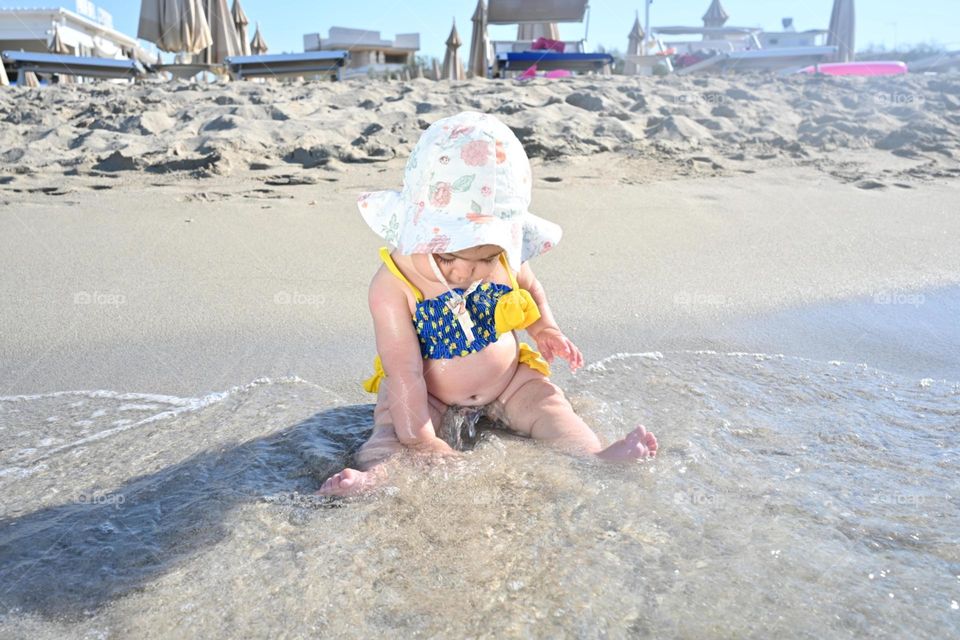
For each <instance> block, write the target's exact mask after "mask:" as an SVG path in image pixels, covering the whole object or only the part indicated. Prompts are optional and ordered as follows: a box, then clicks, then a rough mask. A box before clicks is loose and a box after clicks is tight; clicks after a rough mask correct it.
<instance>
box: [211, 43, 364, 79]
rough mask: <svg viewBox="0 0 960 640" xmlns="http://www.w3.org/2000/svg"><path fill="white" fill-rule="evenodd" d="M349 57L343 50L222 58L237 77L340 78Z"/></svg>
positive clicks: (348, 53)
mask: <svg viewBox="0 0 960 640" xmlns="http://www.w3.org/2000/svg"><path fill="white" fill-rule="evenodd" d="M349 57H350V52H349V51H346V50H336V51H308V52H307V53H282V54H277V55H264V56H231V57H229V58H227V59H226V60H224V64H226V66H227V69H228V70H229V71H230V75H232V76H233V77H234V78H235V79H237V80H243V79H244V78H258V77H259V78H269V77H283V76H286V77H291V76H311V75H322V74H330V75H335V76H336V79H337V80H342V79H343V75H342V69H343V67H344V65H345V64H346V62H347V59H348V58H349Z"/></svg>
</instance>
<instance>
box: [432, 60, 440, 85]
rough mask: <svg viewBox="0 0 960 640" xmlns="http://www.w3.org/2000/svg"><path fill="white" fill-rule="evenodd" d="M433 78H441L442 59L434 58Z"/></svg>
mask: <svg viewBox="0 0 960 640" xmlns="http://www.w3.org/2000/svg"><path fill="white" fill-rule="evenodd" d="M433 79H434V80H439V79H440V61H439V60H437V59H436V58H434V59H433Z"/></svg>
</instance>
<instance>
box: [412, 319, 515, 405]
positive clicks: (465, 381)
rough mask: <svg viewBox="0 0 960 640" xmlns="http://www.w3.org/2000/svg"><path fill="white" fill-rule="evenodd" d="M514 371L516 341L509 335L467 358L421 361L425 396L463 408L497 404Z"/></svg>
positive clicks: (511, 334)
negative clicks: (425, 385) (428, 395)
mask: <svg viewBox="0 0 960 640" xmlns="http://www.w3.org/2000/svg"><path fill="white" fill-rule="evenodd" d="M516 370H517V339H516V337H515V336H514V334H513V332H512V331H511V332H509V333H505V334H503V335H501V336H500V339H499V340H497V341H496V342H494V343H492V344H489V345H487V346H486V347H484V348H483V349H481V350H480V351H477V352H476V353H471V354H470V355H468V356H461V357H457V358H450V359H445V360H424V361H423V377H424V380H426V383H427V392H428V393H430V394H431V395H433V396H434V397H435V398H437V399H439V400H440V401H442V402H443V403H445V404H459V405H463V406H472V405H483V404H488V403H490V402H493V401H494V400H496V399H497V397H498V396H499V395H500V394H501V393H503V390H504V389H506V388H507V385H508V384H510V380H512V379H513V375H514V373H515V372H516Z"/></svg>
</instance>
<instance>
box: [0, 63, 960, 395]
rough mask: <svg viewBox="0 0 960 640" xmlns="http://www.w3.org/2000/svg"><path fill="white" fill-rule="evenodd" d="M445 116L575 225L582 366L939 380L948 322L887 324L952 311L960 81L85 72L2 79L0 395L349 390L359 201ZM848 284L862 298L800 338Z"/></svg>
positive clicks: (563, 299) (568, 325) (564, 285)
mask: <svg viewBox="0 0 960 640" xmlns="http://www.w3.org/2000/svg"><path fill="white" fill-rule="evenodd" d="M462 109H477V110H484V111H489V112H492V113H495V114H496V115H498V117H500V118H502V119H503V120H504V121H505V122H506V123H507V124H508V125H510V126H511V127H512V128H513V129H514V130H515V131H516V132H517V134H518V136H520V138H521V139H522V140H523V141H524V143H525V146H526V148H527V151H528V154H529V155H530V156H531V158H532V161H533V164H534V177H535V187H534V207H533V208H534V210H535V211H536V212H538V213H540V214H541V215H544V216H546V217H548V218H551V219H553V220H556V221H557V222H559V223H560V224H561V225H562V226H563V227H564V229H565V237H564V240H563V242H562V243H561V245H560V246H559V247H558V249H557V250H556V251H554V252H552V253H551V254H548V255H547V256H544V257H543V258H538V259H537V260H536V261H535V263H534V265H533V266H534V269H535V271H537V272H538V274H539V275H540V277H541V279H542V280H543V282H544V283H545V285H546V287H547V291H548V294H549V295H550V296H551V304H552V306H553V307H554V309H555V312H556V313H557V315H558V316H559V318H560V320H561V323H562V325H563V326H564V328H565V329H566V331H567V332H568V333H569V334H570V335H571V336H572V337H573V338H574V340H575V341H576V342H578V343H579V344H580V346H581V348H582V349H583V350H584V352H585V354H586V356H587V359H588V360H596V359H599V358H602V357H605V356H607V355H609V354H611V353H615V352H618V351H641V350H655V349H671V348H694V349H695V348H733V349H756V350H764V351H772V352H792V353H795V354H798V355H806V356H810V357H816V358H819V359H823V360H827V359H831V358H838V359H849V360H857V361H865V362H869V363H870V364H872V365H875V366H880V367H882V368H889V369H897V368H901V369H904V370H906V371H909V372H910V373H921V374H922V373H925V372H926V373H930V374H933V375H936V374H942V375H947V374H948V373H950V372H952V371H954V370H953V369H951V365H950V364H949V363H950V362H955V361H956V359H955V358H949V357H948V356H949V353H948V354H947V356H944V355H943V354H942V351H943V349H944V348H948V349H949V348H953V347H956V348H957V349H958V350H960V346H956V344H955V336H954V335H953V334H951V333H949V332H947V333H944V332H943V331H942V330H938V332H937V336H936V339H933V340H928V341H922V342H921V343H917V344H914V345H913V346H911V347H910V348H909V349H904V348H903V344H902V338H903V336H904V335H906V334H909V333H910V331H909V328H908V325H909V324H910V323H911V322H919V321H925V322H934V321H935V322H937V323H939V322H940V320H942V318H943V314H944V313H946V312H948V311H950V310H953V309H955V307H956V306H957V298H958V296H956V295H954V294H953V291H954V289H953V288H952V287H954V286H955V285H956V284H957V283H960V247H958V243H957V238H958V237H960V219H958V218H957V216H956V203H957V202H958V201H960V197H958V196H960V182H958V181H956V180H952V179H951V178H953V177H956V176H960V162H958V158H957V154H958V153H960V151H958V146H960V142H958V141H960V79H958V78H956V77H951V76H941V77H935V76H930V77H925V76H917V77H913V76H911V77H907V78H895V79H880V80H872V81H869V80H862V79H836V78H835V79H817V78H790V79H775V78H767V77H762V76H749V77H742V78H732V79H724V78H706V79H696V78H667V79H624V78H618V77H612V78H578V79H569V80H560V81H548V80H536V81H534V82H533V83H529V84H526V85H517V84H515V83H513V82H510V81H493V82H480V81H472V82H464V83H454V84H452V85H449V84H439V83H434V82H431V81H427V80H417V81H411V82H377V83H368V82H363V81H357V80H354V81H351V82H346V83H342V84H324V83H320V84H286V85H281V84H253V83H251V84H248V83H234V84H230V85H225V86H224V85H212V86H206V85H195V84H184V83H180V84H169V85H167V84H149V85H143V86H113V85H95V86H92V87H91V86H87V87H84V86H61V87H48V88H44V89H43V90H23V89H12V90H3V91H0V121H2V122H3V126H2V128H0V148H2V149H3V151H2V154H0V225H2V229H3V230H4V232H3V234H2V236H0V273H2V274H3V275H2V277H0V296H2V299H3V310H2V312H0V395H5V394H13V393H35V392H44V391H51V390H65V389H93V388H108V389H114V390H119V391H125V390H130V391H134V390H136V391H149V392H155V393H174V394H181V395H196V394H200V393H203V392H206V391H212V390H221V389H224V388H227V387H229V386H231V385H235V384H243V383H245V382H249V381H250V380H252V379H254V378H256V377H258V376H264V375H266V376H276V375H298V376H301V377H303V378H306V379H309V380H313V381H316V382H321V383H323V384H325V385H329V386H330V387H331V388H335V389H337V390H338V392H340V393H354V394H356V395H355V396H354V397H356V398H358V399H363V397H364V396H363V394H362V392H361V391H360V389H359V385H357V383H356V382H357V380H358V379H359V378H360V377H362V376H363V375H366V373H367V369H368V368H369V363H370V362H371V360H372V357H373V355H374V349H373V334H372V327H371V324H370V321H369V314H368V312H367V310H366V307H365V304H366V303H365V295H364V291H365V287H366V284H367V282H368V281H369V278H370V276H371V275H372V273H373V271H374V270H375V269H376V267H377V257H376V248H377V247H378V246H379V244H380V243H379V242H378V238H377V237H376V236H375V235H374V234H373V233H372V232H370V231H369V230H368V229H367V227H366V226H365V225H364V224H363V222H362V221H361V220H360V218H359V216H358V215H357V213H356V208H355V205H354V201H355V198H356V195H357V193H358V192H359V191H361V190H365V189H371V188H399V186H400V183H401V179H402V171H403V164H404V162H405V159H406V156H407V154H408V153H409V151H410V149H411V148H412V147H413V145H414V144H415V142H416V139H417V136H418V134H419V131H420V130H421V129H423V128H424V127H426V126H428V124H429V123H430V122H432V121H434V120H436V119H437V118H439V117H442V116H444V115H447V114H449V113H451V112H454V111H457V110H462ZM920 291H923V292H925V298H924V302H925V305H916V304H912V303H911V300H913V301H916V298H912V299H910V300H908V299H907V298H904V297H903V296H905V295H907V294H909V293H910V292H914V293H916V292H920ZM938 292H939V293H938ZM884 296H887V297H888V298H890V299H891V301H892V303H891V304H885V303H884V302H883V300H884ZM891 296H892V297H891ZM845 300H847V301H852V302H851V303H850V304H861V303H863V304H866V305H867V306H866V307H865V308H866V309H867V311H868V312H867V313H864V314H860V315H859V316H858V317H859V318H860V319H859V320H858V321H857V323H853V324H851V323H844V322H842V321H841V322H837V321H835V320H834V319H830V320H826V319H825V318H833V316H835V315H836V314H832V312H830V313H826V314H820V315H816V314H815V317H816V318H818V320H816V321H811V322H809V323H807V324H806V325H805V326H804V327H803V330H802V331H801V330H800V327H798V325H797V322H796V318H797V317H799V316H797V315H796V314H795V313H794V311H793V310H795V309H796V308H798V307H801V306H803V307H805V308H806V307H809V305H813V304H822V303H826V302H830V301H845ZM785 310H787V311H786V312H787V313H788V314H791V315H789V317H785V316H782V315H781V316H776V317H779V318H780V320H778V321H777V322H774V323H772V324H771V322H766V321H765V320H764V318H766V317H768V316H769V315H770V314H777V313H781V314H782V313H784V312H785ZM913 312H916V313H918V314H923V313H926V314H928V316H922V317H921V316H917V317H913V316H910V315H909V314H910V313H913ZM844 313H845V312H841V313H840V315H841V316H843V315H844ZM851 313H852V312H851ZM891 313H892V314H894V316H895V317H894V318H893V319H889V318H888V320H889V322H888V324H891V323H892V326H893V327H894V329H892V330H891V332H892V333H891V337H890V339H885V340H881V341H880V343H877V341H876V340H873V341H871V340H863V336H864V335H872V333H871V332H873V331H874V330H875V329H876V330H879V329H878V326H879V325H878V323H877V322H874V321H873V320H870V319H871V318H875V317H880V316H884V317H886V316H885V314H886V315H889V314H891ZM904 314H906V315H904ZM929 314H932V315H929ZM805 317H807V316H805ZM811 326H813V329H811ZM938 326H939V325H938ZM778 327H779V328H784V327H789V330H787V329H784V330H783V331H781V330H780V329H779V328H778ZM817 327H819V330H817ZM858 336H859V338H860V339H857V337H858ZM898 341H899V342H898ZM937 354H940V356H938V355H937ZM560 375H561V376H563V375H565V374H564V373H563V372H561V373H560ZM957 377H960V375H958V376H957Z"/></svg>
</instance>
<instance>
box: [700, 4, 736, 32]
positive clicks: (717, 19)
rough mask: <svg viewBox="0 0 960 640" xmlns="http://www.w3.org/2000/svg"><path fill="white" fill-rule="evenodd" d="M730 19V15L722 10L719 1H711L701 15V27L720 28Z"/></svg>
mask: <svg viewBox="0 0 960 640" xmlns="http://www.w3.org/2000/svg"><path fill="white" fill-rule="evenodd" d="M729 19H730V15H729V14H728V13H727V12H726V11H725V10H724V8H723V5H722V4H720V0H713V2H711V3H710V6H709V7H707V12H706V13H705V14H703V26H705V27H713V28H717V27H722V26H723V25H724V24H726V22H727V20H729Z"/></svg>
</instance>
